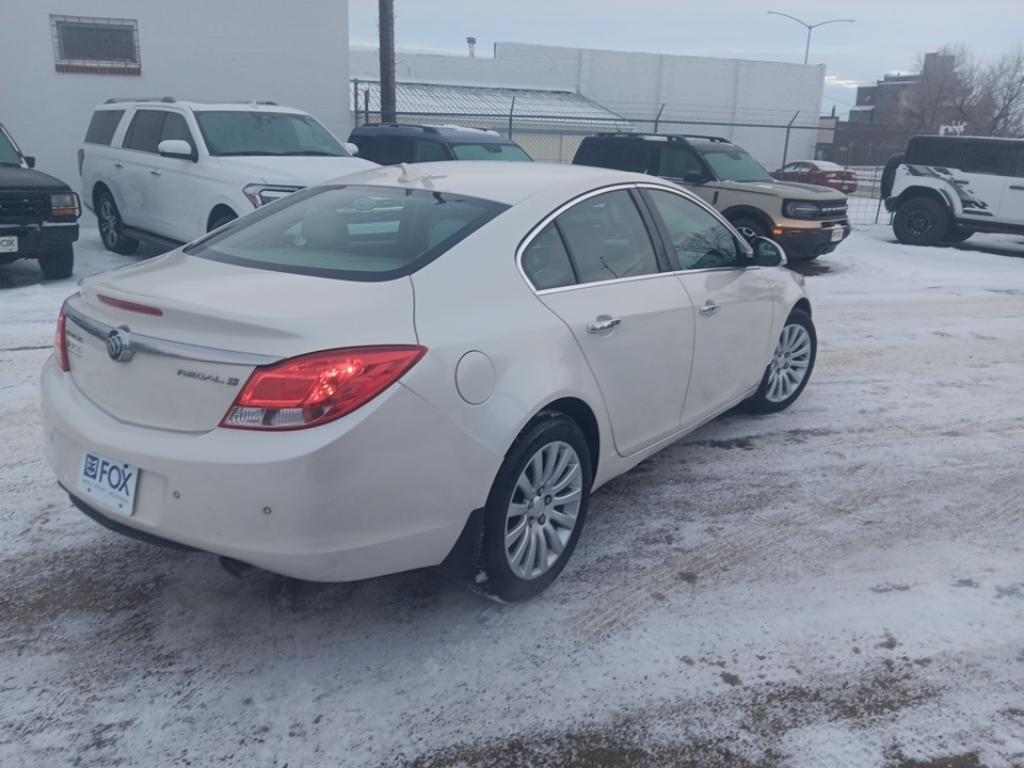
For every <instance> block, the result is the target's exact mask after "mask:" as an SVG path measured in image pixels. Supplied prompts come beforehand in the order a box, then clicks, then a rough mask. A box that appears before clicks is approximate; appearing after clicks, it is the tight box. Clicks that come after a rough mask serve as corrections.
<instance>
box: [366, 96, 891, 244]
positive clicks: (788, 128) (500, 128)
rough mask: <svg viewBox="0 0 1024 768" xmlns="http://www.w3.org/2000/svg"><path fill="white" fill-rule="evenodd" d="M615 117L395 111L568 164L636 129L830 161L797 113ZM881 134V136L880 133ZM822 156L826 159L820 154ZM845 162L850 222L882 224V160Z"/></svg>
mask: <svg viewBox="0 0 1024 768" xmlns="http://www.w3.org/2000/svg"><path fill="white" fill-rule="evenodd" d="M616 115H617V116H616V117H615V118H609V119H607V120H602V119H598V118H593V117H591V118H589V119H587V120H573V119H571V118H568V117H566V116H565V115H551V116H541V115H531V116H528V117H523V116H519V115H516V114H515V113H514V111H510V112H509V113H507V114H498V113H491V114H466V113H456V112H443V113H442V112H407V111H399V112H398V113H397V115H396V118H397V121H398V122H400V123H410V124H416V125H435V126H443V125H459V126H463V127H467V128H478V129H482V130H492V131H496V132H497V133H500V134H501V135H503V136H506V137H508V138H511V139H513V140H514V141H515V142H516V143H517V144H519V145H520V146H521V147H522V148H523V149H524V150H526V152H527V153H529V155H530V156H531V157H532V158H533V159H534V160H536V161H538V162H547V163H571V162H572V159H573V157H574V156H575V154H576V150H577V149H578V148H579V145H580V142H582V141H583V138H584V137H586V136H591V135H593V134H595V133H607V132H636V133H663V134H673V133H675V134H691V135H712V136H721V137H722V138H725V139H728V140H730V141H733V142H735V143H736V144H738V145H740V146H741V147H743V148H744V149H745V150H747V151H748V152H749V153H750V154H751V155H752V156H753V157H754V158H755V159H756V160H758V161H759V162H760V163H761V164H762V165H763V166H764V167H765V168H767V169H768V170H769V171H776V170H778V169H779V168H781V167H782V166H783V165H785V164H786V163H787V162H793V161H797V160H814V159H831V158H829V157H828V155H829V154H833V153H830V152H828V151H827V150H826V152H824V153H823V152H821V151H820V150H819V149H818V138H819V134H821V133H822V132H823V129H822V127H821V126H820V125H818V123H817V122H815V124H814V125H809V124H807V123H806V121H799V120H798V119H797V116H796V115H792V116H791V118H792V119H791V120H790V121H788V122H786V123H781V122H774V123H771V122H766V123H758V122H747V121H743V122H738V121H726V120H701V119H691V120H687V119H680V118H678V117H672V118H671V119H665V118H664V116H663V115H659V114H654V115H652V114H650V113H649V112H628V111H625V110H621V111H618V112H617V113H616ZM352 118H353V124H354V125H362V124H364V123H376V122H380V113H379V112H376V111H371V110H369V109H362V110H358V111H353V114H352ZM903 133H904V132H902V131H901V132H900V134H901V135H900V136H896V134H895V132H893V133H892V136H891V137H890V136H889V135H888V132H886V137H887V138H886V141H885V142H884V144H885V146H884V147H883V146H882V143H880V142H874V143H872V144H870V147H869V148H865V149H863V150H856V151H855V152H852V153H851V156H853V155H857V156H867V157H880V156H881V155H882V154H884V153H888V154H885V157H886V158H887V157H888V155H889V154H892V152H889V149H890V145H891V146H897V143H898V142H900V141H902V142H903V144H902V145H899V146H900V150H898V151H902V146H905V141H906V139H905V138H903V136H902V134H903ZM879 135H881V134H879ZM822 154H825V157H824V158H823V157H822ZM832 161H833V162H839V163H840V164H842V165H846V166H847V167H848V168H849V169H850V170H852V171H854V172H855V173H856V174H857V178H858V182H857V190H856V192H854V193H853V194H851V195H850V201H849V211H850V221H851V223H852V224H854V225H855V226H865V225H870V224H884V223H887V222H888V221H889V214H888V212H887V211H886V210H885V206H884V204H883V201H882V200H881V199H880V198H881V178H882V163H881V162H879V163H877V164H867V163H865V164H863V165H849V164H847V163H843V162H842V161H841V160H840V159H835V160H832Z"/></svg>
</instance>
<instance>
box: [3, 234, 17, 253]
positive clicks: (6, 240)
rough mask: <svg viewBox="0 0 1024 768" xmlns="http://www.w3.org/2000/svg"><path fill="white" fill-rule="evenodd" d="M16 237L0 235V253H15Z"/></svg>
mask: <svg viewBox="0 0 1024 768" xmlns="http://www.w3.org/2000/svg"><path fill="white" fill-rule="evenodd" d="M17 252H18V236H17V235H0V253H17Z"/></svg>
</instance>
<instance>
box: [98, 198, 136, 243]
mask: <svg viewBox="0 0 1024 768" xmlns="http://www.w3.org/2000/svg"><path fill="white" fill-rule="evenodd" d="M96 221H97V223H98V224H99V227H100V239H101V240H102V241H103V247H104V248H106V249H107V250H108V251H113V252H114V253H120V254H123V255H125V256H129V255H131V254H133V253H135V252H136V251H137V250H139V241H138V240H136V239H135V238H133V237H128V236H127V235H125V233H124V220H123V219H122V218H121V212H120V211H119V210H118V209H117V203H115V202H114V197H113V195H111V194H110V193H109V192H106V191H104V192H100V193H99V195H97V196H96Z"/></svg>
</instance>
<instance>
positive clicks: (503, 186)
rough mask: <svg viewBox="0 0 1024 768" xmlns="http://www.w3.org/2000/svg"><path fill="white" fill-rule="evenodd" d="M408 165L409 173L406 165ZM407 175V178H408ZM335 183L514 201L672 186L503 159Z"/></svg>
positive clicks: (397, 168)
mask: <svg viewBox="0 0 1024 768" xmlns="http://www.w3.org/2000/svg"><path fill="white" fill-rule="evenodd" d="M406 168H408V169H409V175H408V176H406V175H405V174H406V171H405V169H406ZM404 179H408V180H404ZM329 183H333V184H338V183H340V184H357V185H359V184H365V185H368V186H379V187H392V188H397V189H426V190H430V191H432V192H446V193H449V194H458V195H467V196H469V197H478V198H481V199H483V200H493V201H495V202H498V203H504V204H506V205H515V204H516V203H518V202H520V201H521V200H524V199H526V198H527V197H530V196H531V195H534V194H537V193H538V192H546V191H552V190H558V191H560V192H561V193H563V195H564V197H565V198H566V199H568V198H570V197H574V196H575V195H578V194H582V193H584V192H588V191H590V190H592V189H597V188H599V187H602V186H608V185H612V184H630V183H633V184H635V183H645V184H657V185H659V186H667V187H671V186H673V185H671V184H669V183H666V182H664V181H662V180H661V179H658V178H656V177H653V176H648V175H647V174H643V173H628V172H626V171H613V170H609V169H607V168H594V167H591V166H586V165H560V164H555V163H509V162H502V161H498V160H490V161H488V160H446V161H443V162H436V163H408V164H407V163H403V164H401V165H386V166H381V167H380V168H373V169H371V170H367V171H361V172H359V173H354V174H351V175H347V176H344V177H342V178H339V179H335V180H334V181H333V182H329Z"/></svg>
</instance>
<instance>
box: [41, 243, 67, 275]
mask: <svg viewBox="0 0 1024 768" xmlns="http://www.w3.org/2000/svg"><path fill="white" fill-rule="evenodd" d="M39 269H40V270H42V272H43V277H44V278H46V279H47V280H64V279H65V278H68V277H71V273H72V272H74V271H75V250H74V248H73V247H72V246H71V245H70V244H69V245H65V246H62V247H61V249H60V250H59V251H52V252H51V253H45V254H43V255H42V256H40V257H39Z"/></svg>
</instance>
